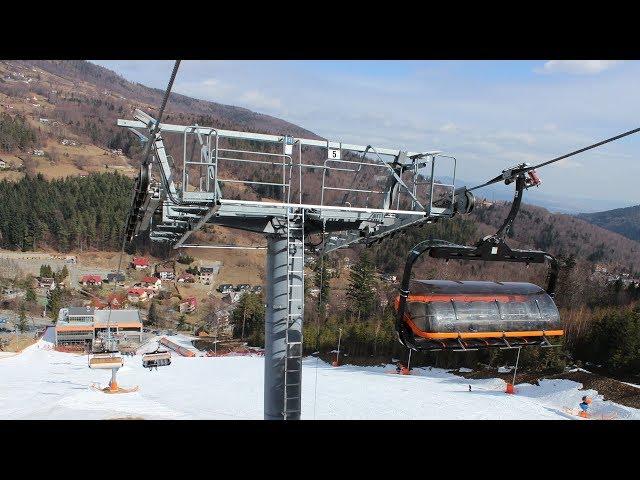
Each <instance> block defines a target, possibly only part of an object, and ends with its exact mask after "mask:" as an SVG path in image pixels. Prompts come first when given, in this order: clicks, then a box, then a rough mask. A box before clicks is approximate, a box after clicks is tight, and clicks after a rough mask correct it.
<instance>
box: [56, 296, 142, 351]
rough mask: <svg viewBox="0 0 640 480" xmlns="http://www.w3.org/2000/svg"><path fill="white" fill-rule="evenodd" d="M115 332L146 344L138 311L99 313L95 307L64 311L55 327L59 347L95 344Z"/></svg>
mask: <svg viewBox="0 0 640 480" xmlns="http://www.w3.org/2000/svg"><path fill="white" fill-rule="evenodd" d="M107 330H111V332H112V333H113V334H119V335H120V336H122V337H123V338H124V339H127V340H136V341H138V342H141V341H142V322H141V321H140V312H139V311H138V310H109V309H106V310H98V309H96V308H94V307H91V306H87V307H68V308H61V309H60V312H59V313H58V321H57V322H56V327H55V334H56V339H55V344H56V346H57V345H69V344H83V343H84V344H91V343H92V342H93V341H94V340H95V339H96V338H97V337H98V335H99V334H100V333H101V332H106V331H107Z"/></svg>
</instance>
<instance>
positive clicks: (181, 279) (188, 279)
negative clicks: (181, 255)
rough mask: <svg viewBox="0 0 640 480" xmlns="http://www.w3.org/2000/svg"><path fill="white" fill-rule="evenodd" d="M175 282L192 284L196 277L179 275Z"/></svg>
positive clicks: (187, 274) (186, 274) (184, 274)
mask: <svg viewBox="0 0 640 480" xmlns="http://www.w3.org/2000/svg"><path fill="white" fill-rule="evenodd" d="M176 281H178V282H186V283H194V282H195V281H196V277H195V276H194V275H192V274H191V273H187V272H185V273H181V274H180V275H178V277H177V278H176Z"/></svg>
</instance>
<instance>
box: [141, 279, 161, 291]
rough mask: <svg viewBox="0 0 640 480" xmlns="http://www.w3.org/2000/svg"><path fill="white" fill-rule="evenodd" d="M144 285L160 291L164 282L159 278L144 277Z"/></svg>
mask: <svg viewBox="0 0 640 480" xmlns="http://www.w3.org/2000/svg"><path fill="white" fill-rule="evenodd" d="M142 283H143V284H144V286H145V287H149V288H153V289H154V290H158V289H159V288H160V285H162V280H160V279H159V278H158V277H144V278H143V279H142Z"/></svg>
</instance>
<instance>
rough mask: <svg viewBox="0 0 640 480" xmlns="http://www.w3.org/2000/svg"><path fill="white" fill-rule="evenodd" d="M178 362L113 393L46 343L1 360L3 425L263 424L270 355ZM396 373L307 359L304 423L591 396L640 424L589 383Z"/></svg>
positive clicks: (491, 412)
mask: <svg viewBox="0 0 640 480" xmlns="http://www.w3.org/2000/svg"><path fill="white" fill-rule="evenodd" d="M172 362H173V363H172V365H171V366H169V367H164V368H160V369H158V370H157V371H155V370H154V371H153V372H149V371H148V370H145V369H143V368H142V365H141V364H142V361H141V357H140V356H139V355H137V356H134V357H125V366H124V367H123V368H122V369H121V370H120V372H119V373H118V382H119V384H120V386H122V387H125V388H128V387H132V386H135V385H138V386H139V387H140V389H139V391H138V392H135V393H128V394H120V395H107V394H104V393H102V392H99V391H97V390H95V389H93V388H91V384H92V383H99V384H100V385H101V386H105V385H106V383H107V382H108V379H109V376H110V372H109V371H99V370H90V369H89V368H88V367H87V357H86V356H81V355H74V354H69V353H61V352H56V351H54V350H52V349H51V344H50V343H49V342H47V341H46V340H41V341H39V342H38V343H37V344H35V345H32V346H31V347H29V348H27V349H25V351H24V352H22V353H21V354H19V355H16V356H13V357H7V358H0V418H2V419H14V418H15V419H110V418H127V417H129V418H146V419H163V418H166V419H261V418H262V396H263V383H262V382H263V379H262V373H263V362H264V359H263V358H262V357H196V358H184V357H180V356H177V355H174V356H173V357H172ZM388 371H393V368H392V367H386V368H382V367H352V366H341V367H339V368H332V367H330V366H329V365H327V364H325V363H323V362H322V361H317V360H316V359H315V358H308V359H306V360H305V362H304V380H303V385H304V393H303V394H304V397H303V406H302V418H303V419H313V418H316V419H565V418H575V417H572V416H571V415H569V414H567V413H565V412H564V411H563V410H562V408H563V407H564V406H568V407H571V408H575V407H577V404H578V403H579V401H580V398H581V397H582V395H585V394H590V395H592V396H593V398H594V402H593V404H592V409H593V412H594V414H595V413H597V412H605V411H606V412H614V413H615V414H616V417H617V418H635V419H640V410H636V409H632V408H627V407H622V406H619V405H615V404H611V403H610V402H603V401H602V399H601V398H599V397H598V396H597V395H596V392H594V391H582V390H579V388H580V386H581V385H580V384H578V383H576V382H572V381H569V380H555V381H550V380H549V381H543V382H542V384H541V386H540V387H538V386H534V385H518V395H505V394H504V393H503V390H504V382H503V381H502V380H499V379H489V380H471V381H470V380H465V379H464V378H461V377H457V376H455V375H452V374H450V373H447V372H446V371H444V370H441V369H432V370H429V369H416V370H414V372H415V373H416V375H412V376H399V375H391V374H388V373H385V372H388ZM316 376H317V397H316V396H315V393H316ZM469 382H471V385H472V391H471V392H469V391H468V385H469Z"/></svg>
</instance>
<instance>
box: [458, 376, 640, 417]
mask: <svg viewBox="0 0 640 480" xmlns="http://www.w3.org/2000/svg"><path fill="white" fill-rule="evenodd" d="M452 373H455V374H456V375H459V376H461V377H464V378H470V379H476V378H501V379H502V380H504V381H505V382H511V381H512V380H513V374H511V373H499V372H497V371H496V370H493V369H486V370H478V371H473V372H458V371H456V370H454V371H452ZM555 378H559V379H566V380H573V381H574V382H578V383H581V384H582V389H583V390H588V389H593V390H596V391H597V392H598V393H599V394H600V395H602V396H603V397H604V400H610V401H612V402H615V403H618V404H620V405H624V406H626V407H633V408H640V388H638V387H634V386H632V385H627V384H626V383H624V382H621V381H619V380H616V379H614V378H609V377H605V376H604V375H599V374H597V373H592V372H586V371H582V370H578V371H573V372H563V373H558V374H543V373H535V372H523V373H518V374H517V375H516V382H515V383H516V384H518V383H531V384H534V385H538V382H539V381H540V380H543V379H555Z"/></svg>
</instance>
